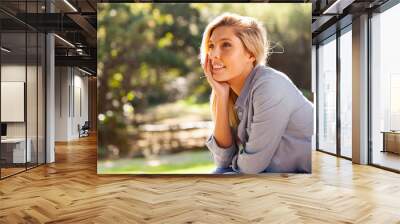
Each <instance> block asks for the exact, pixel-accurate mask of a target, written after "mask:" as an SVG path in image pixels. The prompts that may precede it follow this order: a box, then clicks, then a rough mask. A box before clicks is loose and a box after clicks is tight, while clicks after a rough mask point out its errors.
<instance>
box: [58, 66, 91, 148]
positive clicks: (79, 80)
mask: <svg viewBox="0 0 400 224" xmlns="http://www.w3.org/2000/svg"><path fill="white" fill-rule="evenodd" d="M83 75H84V74H83V73H82V72H80V71H79V70H77V69H76V68H72V67H56V93H55V107H56V109H55V120H56V121H55V123H56V133H55V134H56V135H55V140H56V141H70V140H73V139H77V138H79V133H78V124H79V125H81V126H82V125H83V124H84V122H85V121H87V120H88V78H87V77H86V76H83ZM80 107H81V108H80Z"/></svg>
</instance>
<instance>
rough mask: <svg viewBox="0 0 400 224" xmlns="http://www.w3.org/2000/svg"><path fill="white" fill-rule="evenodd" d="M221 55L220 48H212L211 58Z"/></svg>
mask: <svg viewBox="0 0 400 224" xmlns="http://www.w3.org/2000/svg"><path fill="white" fill-rule="evenodd" d="M219 57H220V52H219V50H218V49H216V48H214V49H212V50H210V58H211V59H215V58H219Z"/></svg>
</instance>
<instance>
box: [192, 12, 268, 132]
mask: <svg viewBox="0 0 400 224" xmlns="http://www.w3.org/2000/svg"><path fill="white" fill-rule="evenodd" d="M220 26H230V27H233V28H234V32H235V35H236V36H237V37H238V38H239V39H240V40H241V42H242V44H243V46H244V48H245V49H246V50H247V51H248V52H249V53H250V54H252V55H253V56H254V58H255V61H254V66H255V65H264V64H265V63H266V60H267V56H268V49H269V43H268V41H267V32H266V30H265V28H264V27H263V25H262V23H261V22H259V21H258V20H256V19H254V18H252V17H246V16H240V15H238V14H233V13H224V14H222V15H220V16H218V17H216V18H215V19H214V20H212V21H211V22H210V23H209V24H208V25H207V27H206V29H205V30H204V33H203V39H202V42H201V47H200V60H201V63H202V64H204V62H205V58H206V55H207V53H208V44H209V43H208V42H209V40H210V37H211V34H212V32H213V31H214V30H215V29H216V28H217V27H220ZM237 97H238V96H237V95H236V94H235V93H234V92H233V91H232V89H230V91H229V101H228V113H229V114H228V116H229V124H230V126H231V127H233V128H237V125H238V123H239V122H238V118H237V116H236V113H235V110H234V105H235V102H236V99H237ZM210 104H211V114H212V117H213V120H214V118H215V113H216V104H215V93H214V91H213V92H212V93H211V97H210Z"/></svg>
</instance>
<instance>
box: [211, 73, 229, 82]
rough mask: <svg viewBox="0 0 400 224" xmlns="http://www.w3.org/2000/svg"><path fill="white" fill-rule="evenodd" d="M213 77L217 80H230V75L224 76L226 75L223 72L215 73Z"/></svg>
mask: <svg viewBox="0 0 400 224" xmlns="http://www.w3.org/2000/svg"><path fill="white" fill-rule="evenodd" d="M213 78H214V80H215V81H217V82H226V81H228V80H229V78H228V77H226V76H224V75H222V74H219V75H214V77H213Z"/></svg>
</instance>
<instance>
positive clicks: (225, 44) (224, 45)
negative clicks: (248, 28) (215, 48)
mask: <svg viewBox="0 0 400 224" xmlns="http://www.w3.org/2000/svg"><path fill="white" fill-rule="evenodd" d="M222 46H223V47H230V46H231V44H230V43H223V44H222Z"/></svg>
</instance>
